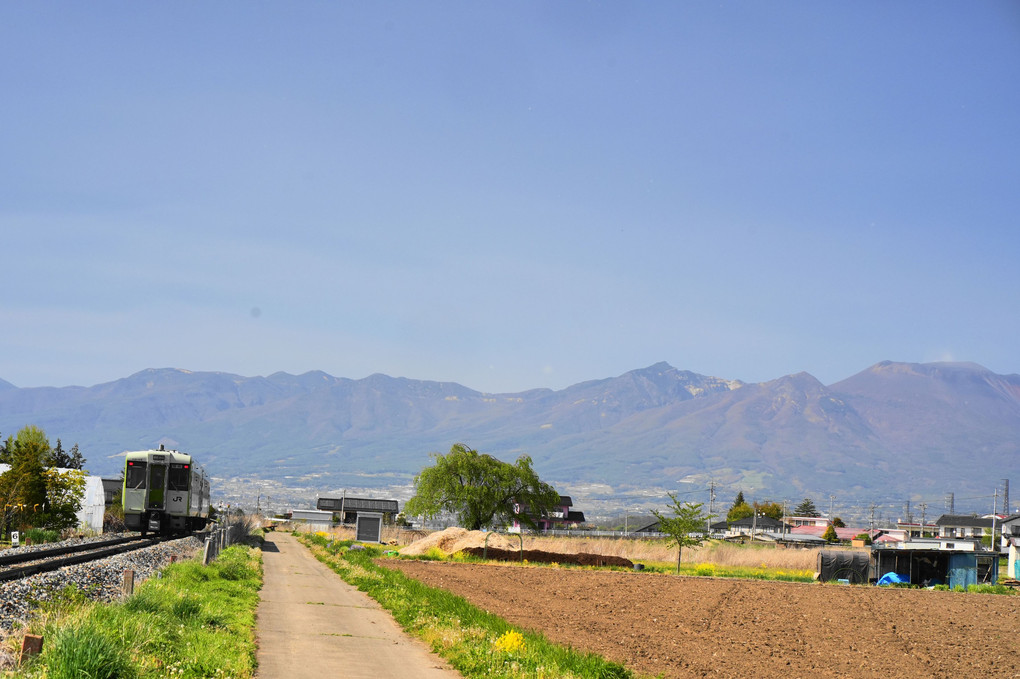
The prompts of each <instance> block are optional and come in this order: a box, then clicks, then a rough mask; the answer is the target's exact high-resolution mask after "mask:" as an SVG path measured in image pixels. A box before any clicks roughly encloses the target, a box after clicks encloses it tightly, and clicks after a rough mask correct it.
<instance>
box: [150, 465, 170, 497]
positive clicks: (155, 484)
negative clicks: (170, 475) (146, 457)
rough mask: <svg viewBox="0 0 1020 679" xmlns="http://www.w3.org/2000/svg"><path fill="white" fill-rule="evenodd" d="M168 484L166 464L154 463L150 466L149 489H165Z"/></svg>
mask: <svg viewBox="0 0 1020 679" xmlns="http://www.w3.org/2000/svg"><path fill="white" fill-rule="evenodd" d="M165 485H166V465H165V464H154V465H152V466H151V467H149V490H150V491H153V490H163V488H164V487H165Z"/></svg>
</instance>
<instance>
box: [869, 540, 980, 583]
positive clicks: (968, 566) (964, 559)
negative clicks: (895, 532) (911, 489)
mask: <svg viewBox="0 0 1020 679" xmlns="http://www.w3.org/2000/svg"><path fill="white" fill-rule="evenodd" d="M886 573H896V574H898V575H900V576H903V577H904V578H905V579H906V581H907V582H909V583H911V584H914V585H922V586H929V585H949V586H950V587H958V586H959V587H967V586H968V585H976V584H994V583H995V581H996V580H997V579H998V577H999V555H998V554H996V553H995V552H989V551H979V550H977V549H976V546H975V545H974V543H972V542H961V541H955V542H948V541H945V540H924V541H913V542H901V543H893V544H882V545H874V546H873V547H872V549H871V577H872V579H873V580H875V581H877V580H879V579H881V577H882V576H883V575H885V574H886Z"/></svg>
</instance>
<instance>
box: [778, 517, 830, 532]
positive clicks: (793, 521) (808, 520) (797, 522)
mask: <svg viewBox="0 0 1020 679" xmlns="http://www.w3.org/2000/svg"><path fill="white" fill-rule="evenodd" d="M786 524H787V525H788V526H821V527H822V529H823V530H824V529H825V527H826V526H828V525H829V519H827V518H826V517H824V516H788V517H786Z"/></svg>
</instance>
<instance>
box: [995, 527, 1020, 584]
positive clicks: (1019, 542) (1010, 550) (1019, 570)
mask: <svg viewBox="0 0 1020 679" xmlns="http://www.w3.org/2000/svg"><path fill="white" fill-rule="evenodd" d="M999 551H1000V552H1006V554H1007V555H1008V558H1009V561H1008V563H1007V565H1006V577H1009V578H1012V579H1014V580H1020V514H1014V515H1013V516H1007V517H1006V518H1005V519H1003V520H1002V542H1001V544H1000V550H999Z"/></svg>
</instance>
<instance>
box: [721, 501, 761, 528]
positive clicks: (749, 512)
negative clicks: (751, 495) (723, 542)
mask: <svg viewBox="0 0 1020 679" xmlns="http://www.w3.org/2000/svg"><path fill="white" fill-rule="evenodd" d="M752 516H754V507H752V506H751V505H749V504H747V503H746V502H741V503H740V504H735V505H733V506H732V507H730V511H728V512H726V522H727V523H733V522H734V521H740V520H741V519H746V518H749V517H752Z"/></svg>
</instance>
